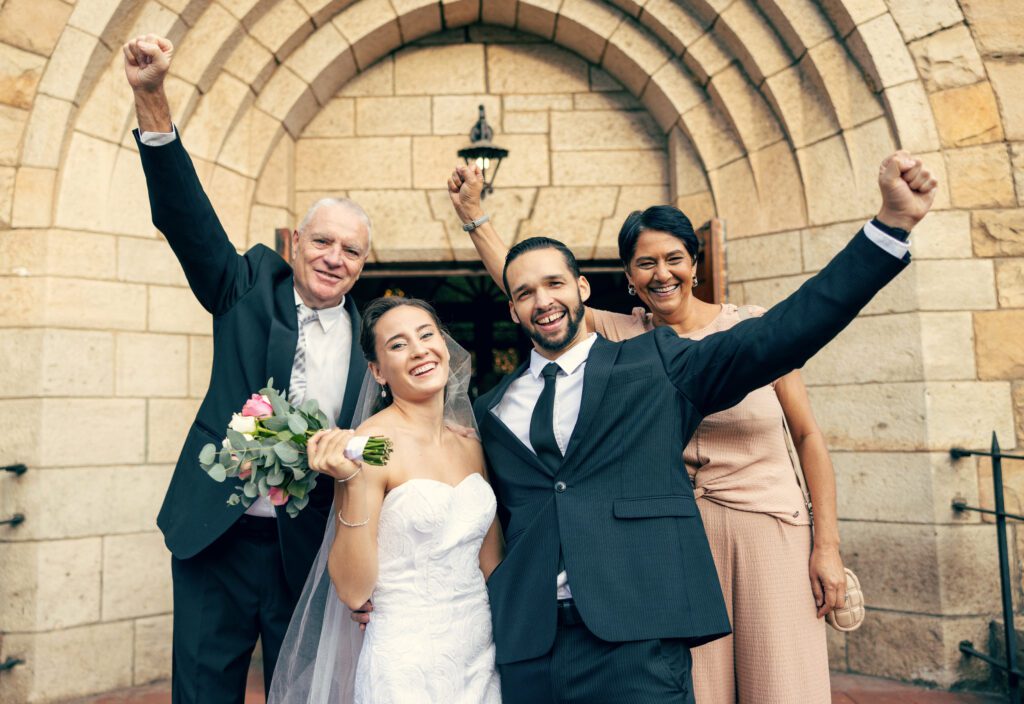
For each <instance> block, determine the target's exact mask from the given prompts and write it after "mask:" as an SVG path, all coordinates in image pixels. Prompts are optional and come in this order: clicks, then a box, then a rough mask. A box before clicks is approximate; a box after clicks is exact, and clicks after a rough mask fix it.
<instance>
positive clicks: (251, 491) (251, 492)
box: [242, 480, 260, 499]
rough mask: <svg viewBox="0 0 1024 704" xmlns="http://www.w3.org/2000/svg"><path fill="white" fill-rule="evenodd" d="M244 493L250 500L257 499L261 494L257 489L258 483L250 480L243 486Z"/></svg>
mask: <svg viewBox="0 0 1024 704" xmlns="http://www.w3.org/2000/svg"><path fill="white" fill-rule="evenodd" d="M242 493H243V494H245V495H246V496H247V497H249V498H250V499H255V498H256V497H257V496H258V495H259V493H260V492H259V489H257V488H256V482H254V481H251V480H250V481H247V482H246V483H245V484H244V485H242Z"/></svg>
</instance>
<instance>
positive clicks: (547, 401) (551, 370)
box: [530, 362, 562, 474]
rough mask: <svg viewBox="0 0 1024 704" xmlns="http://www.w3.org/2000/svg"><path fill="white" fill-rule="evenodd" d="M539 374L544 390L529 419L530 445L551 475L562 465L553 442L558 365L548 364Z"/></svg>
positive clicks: (554, 441)
mask: <svg viewBox="0 0 1024 704" xmlns="http://www.w3.org/2000/svg"><path fill="white" fill-rule="evenodd" d="M541 374H542V375H543V376H544V390H543V391H541V392H540V398H539V399H537V405H536V406H534V408H533V417H531V418H530V444H531V445H533V451H534V452H536V453H537V458H538V459H539V460H540V461H541V462H543V463H544V465H545V466H546V467H547V468H548V469H550V470H551V472H552V474H553V473H554V472H556V471H557V470H558V467H559V465H561V464H562V451H561V450H559V449H558V442H557V441H556V440H555V377H556V376H557V375H558V365H557V364H555V363H554V362H550V363H549V364H548V365H547V366H546V367H544V370H543V371H542V372H541Z"/></svg>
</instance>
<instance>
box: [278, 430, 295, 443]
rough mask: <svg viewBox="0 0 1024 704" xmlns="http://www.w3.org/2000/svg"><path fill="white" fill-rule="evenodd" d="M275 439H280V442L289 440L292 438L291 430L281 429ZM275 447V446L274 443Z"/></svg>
mask: <svg viewBox="0 0 1024 704" xmlns="http://www.w3.org/2000/svg"><path fill="white" fill-rule="evenodd" d="M277 439H278V440H280V441H281V442H289V441H290V440H291V439H292V431H291V430H282V431H281V432H280V433H278V434H277ZM275 447H277V446H276V445H275Z"/></svg>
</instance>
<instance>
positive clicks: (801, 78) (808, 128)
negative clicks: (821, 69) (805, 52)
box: [766, 60, 839, 149]
mask: <svg viewBox="0 0 1024 704" xmlns="http://www.w3.org/2000/svg"><path fill="white" fill-rule="evenodd" d="M818 80H819V77H818V76H817V75H816V74H815V73H814V71H813V69H812V67H811V66H810V64H809V62H808V61H807V60H804V61H801V62H800V63H798V64H797V65H796V66H793V67H791V68H787V69H785V70H783V71H780V72H779V73H777V74H775V75H774V76H771V77H770V78H768V80H767V82H766V85H767V88H768V90H767V91H766V97H767V98H768V100H769V101H771V104H772V106H773V107H774V108H775V112H776V114H778V115H779V117H780V118H781V121H782V128H783V129H784V130H786V133H787V134H788V135H789V138H790V141H792V143H793V144H794V145H795V146H796V147H797V148H798V149H799V148H800V147H802V146H805V145H808V144H812V143H814V142H818V141H821V140H822V139H824V138H826V137H828V136H830V135H833V134H835V133H837V132H838V131H839V124H838V122H837V121H836V116H835V114H834V113H833V112H832V108H831V106H830V104H829V96H828V94H827V93H825V91H824V90H823V89H822V87H821V85H820V84H819V83H818Z"/></svg>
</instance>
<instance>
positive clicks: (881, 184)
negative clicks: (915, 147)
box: [878, 150, 939, 232]
mask: <svg viewBox="0 0 1024 704" xmlns="http://www.w3.org/2000/svg"><path fill="white" fill-rule="evenodd" d="M938 185H939V182H938V181H937V180H936V179H935V177H934V176H932V173H931V171H929V170H928V168H927V167H926V166H925V165H924V163H923V162H922V161H921V160H920V159H918V158H916V157H914V156H913V155H911V154H909V153H908V152H905V151H902V150H901V151H898V152H896V153H895V154H893V155H891V156H889V157H888V158H886V159H885V161H883V162H882V164H881V166H879V167H878V189H879V191H881V193H882V209H881V210H879V211H878V220H879V222H881V223H883V224H885V225H888V226H889V227H893V228H899V229H901V230H906V231H908V232H909V231H910V230H912V229H913V228H914V226H915V225H917V223H919V222H920V221H921V219H922V218H924V216H925V215H927V214H928V211H929V210H931V207H932V203H934V202H935V194H936V193H937V187H938Z"/></svg>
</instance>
